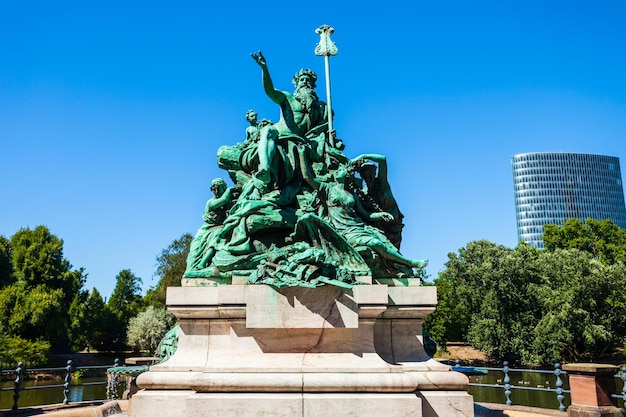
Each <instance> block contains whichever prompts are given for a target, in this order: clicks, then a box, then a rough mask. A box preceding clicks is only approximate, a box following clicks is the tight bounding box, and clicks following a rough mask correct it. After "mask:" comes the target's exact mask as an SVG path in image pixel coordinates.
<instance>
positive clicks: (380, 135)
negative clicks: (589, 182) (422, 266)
mask: <svg viewBox="0 0 626 417" xmlns="http://www.w3.org/2000/svg"><path fill="white" fill-rule="evenodd" d="M263 4H264V3H262V2H250V1H227V2H204V1H195V2H163V1H151V2H128V1H117V0H113V1H108V2H85V1H76V2H66V1H59V2H44V1H28V0H25V1H5V2H2V4H0V181H1V183H0V184H1V186H0V189H1V195H2V197H1V200H0V234H3V235H5V236H7V237H8V236H10V235H12V234H13V233H15V232H16V231H17V230H18V229H20V228H22V227H31V228H32V227H35V226H37V225H40V224H44V225H47V226H48V227H49V228H50V229H51V230H52V232H53V233H55V234H56V235H58V236H59V237H61V238H62V239H63V240H64V242H65V245H64V247H65V252H64V253H65V256H66V258H68V259H69V261H70V262H71V263H72V264H73V265H74V267H84V268H85V269H86V272H87V273H88V274H89V275H88V279H87V288H88V289H91V288H92V287H96V288H98V290H99V291H100V292H101V293H102V294H103V295H104V296H109V295H110V294H111V292H112V290H113V286H114V283H115V276H116V274H117V273H118V272H119V271H120V270H122V269H125V268H130V269H131V270H132V271H133V272H134V273H135V274H136V275H138V276H140V277H141V278H142V279H143V281H144V286H145V288H147V287H148V286H151V285H154V284H155V283H156V281H155V279H154V278H153V274H154V272H155V263H156V261H155V258H156V256H157V255H158V254H159V253H160V251H161V250H162V249H163V248H165V247H167V246H168V245H169V244H170V243H171V242H172V240H174V239H175V238H177V237H179V236H180V235H181V234H182V233H184V232H189V233H192V234H193V233H195V232H196V230H197V228H198V227H199V226H200V225H201V223H202V219H201V214H202V211H203V208H204V203H205V201H206V199H207V198H209V197H210V195H211V193H210V191H209V184H210V181H211V179H213V178H215V177H218V176H222V177H224V178H226V173H225V172H224V171H221V170H220V169H219V168H218V167H217V165H216V158H215V155H216V151H217V148H218V147H219V146H220V145H223V144H234V143H236V142H239V141H242V140H243V139H244V129H245V127H246V121H245V118H244V116H245V113H246V110H248V109H249V108H254V109H256V110H257V111H258V112H259V115H260V117H267V118H271V119H273V120H277V119H278V107H277V106H276V105H274V104H273V103H272V102H271V101H270V100H269V99H268V98H267V97H266V96H265V95H264V92H263V89H262V87H261V80H260V78H261V77H260V70H259V68H258V66H257V65H256V64H255V63H254V61H253V60H252V59H251V58H250V53H251V52H254V51H257V50H258V49H262V50H263V52H264V54H265V56H266V58H267V60H268V65H269V68H270V71H271V73H272V77H273V79H274V82H275V85H276V86H277V88H280V89H284V90H290V91H291V90H292V85H291V76H292V74H293V73H294V72H296V71H297V70H299V69H300V68H303V67H305V68H306V67H310V68H312V69H313V70H315V71H317V72H318V73H319V75H320V81H321V82H320V83H319V84H320V85H319V87H322V88H319V93H320V96H321V97H325V92H324V89H323V74H322V73H323V68H324V66H323V59H322V58H320V57H316V56H315V55H314V54H313V49H314V47H315V44H316V43H317V41H318V40H319V37H318V36H317V35H316V34H315V33H314V30H315V28H317V27H318V26H319V25H321V24H324V23H327V24H330V25H331V26H333V27H334V28H335V34H334V35H333V39H334V41H335V42H336V44H337V46H338V47H339V54H338V55H337V56H336V57H333V58H332V61H331V71H332V82H333V108H334V110H335V113H336V117H335V127H336V128H337V131H338V134H339V136H340V137H341V138H342V139H343V140H344V141H345V143H346V145H347V147H346V150H345V152H346V154H348V156H356V155H358V154H360V153H364V152H373V153H383V154H385V155H387V157H388V162H389V169H390V181H391V185H392V188H393V190H394V193H395V195H396V198H397V200H398V202H399V204H400V208H401V210H402V211H403V212H404V214H405V223H406V227H405V231H404V241H403V248H402V249H403V250H402V251H403V253H405V254H406V255H408V256H411V257H414V258H428V259H430V260H431V264H430V266H429V267H428V268H427V272H428V273H429V274H430V275H431V276H432V277H435V276H436V275H437V272H438V271H439V270H441V269H442V268H443V265H444V263H445V261H446V259H447V253H448V252H454V251H457V250H458V249H459V248H461V247H463V246H465V245H466V244H467V243H468V242H470V241H472V240H477V239H488V240H491V241H493V242H496V243H501V244H504V245H507V246H515V245H516V244H517V235H516V226H515V212H514V203H513V184H512V176H511V166H510V158H511V156H512V155H514V154H516V153H521V152H535V151H567V152H589V153H598V154H607V155H614V156H618V157H620V159H621V162H622V164H626V146H625V145H624V141H625V139H626V52H625V51H626V48H625V44H626V24H624V22H625V21H626V3H625V2H624V1H617V0H615V1H598V2H594V3H591V2H587V1H585V2H582V1H567V2H566V1H534V0H531V1H491V2H489V1H474V2H466V1H439V2H430V1H429V2H425V1H406V2H395V1H390V2H380V1H375V2H374V1H360V2H356V1H355V2H336V4H334V5H331V3H328V2H326V3H324V2H321V3H320V2H282V1H275V2H268V3H266V6H263ZM323 5H327V6H323ZM324 9H328V10H324Z"/></svg>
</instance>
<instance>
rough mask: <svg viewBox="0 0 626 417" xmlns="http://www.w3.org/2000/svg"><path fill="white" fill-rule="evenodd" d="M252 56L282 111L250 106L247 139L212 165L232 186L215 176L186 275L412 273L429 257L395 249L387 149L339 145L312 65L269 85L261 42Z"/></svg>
mask: <svg viewBox="0 0 626 417" xmlns="http://www.w3.org/2000/svg"><path fill="white" fill-rule="evenodd" d="M323 28H326V26H323V27H322V28H320V30H321V29H323ZM329 30H330V33H332V28H330V27H328V28H326V31H325V32H323V33H321V36H322V39H326V38H328V36H329V33H328V31H329ZM318 33H320V32H319V31H318ZM325 42H329V39H328V40H326V41H325ZM333 46H334V44H333ZM335 51H336V49H335ZM252 58H253V59H254V61H255V62H256V63H257V64H258V65H259V66H260V67H261V75H262V84H263V88H264V90H265V93H266V94H267V95H268V97H269V98H270V99H271V100H272V101H273V102H275V103H276V104H278V106H279V108H280V119H279V121H278V122H277V123H272V122H271V121H270V120H268V119H262V120H261V121H260V122H257V113H256V112H255V111H254V110H249V111H248V112H247V113H246V120H247V121H248V122H249V123H250V126H248V127H247V128H246V130H245V139H244V141H243V142H241V143H237V144H235V145H233V146H222V147H221V148H220V149H219V150H218V155H217V162H218V166H219V167H220V168H222V169H225V170H226V171H227V172H228V174H229V177H230V178H231V180H232V181H233V183H234V186H233V187H230V188H228V187H227V185H226V182H225V181H224V180H222V179H219V178H218V179H215V180H213V182H212V184H211V191H212V192H213V193H214V197H213V198H211V199H210V200H209V201H207V204H206V207H205V212H204V215H203V219H204V224H203V225H202V227H200V229H199V230H198V233H197V234H196V237H195V238H194V239H193V241H192V243H191V247H190V251H189V256H188V258H187V270H186V272H185V277H187V278H208V279H214V280H215V281H216V282H218V281H219V280H223V279H228V278H229V277H232V276H239V277H241V276H245V277H247V281H248V283H251V284H252V283H266V284H271V285H274V286H286V285H289V286H293V285H299V286H306V287H315V286H320V285H325V284H332V285H338V286H342V287H350V286H351V285H352V284H354V283H355V282H357V280H358V277H359V276H366V275H373V276H374V277H381V278H387V277H398V276H404V277H412V276H416V274H415V270H414V268H417V269H418V271H419V269H421V268H423V267H424V266H425V265H426V261H422V260H415V259H411V258H408V257H406V256H404V255H402V254H401V253H400V251H399V248H400V242H401V239H402V236H401V235H402V227H403V224H402V219H403V215H402V213H401V212H400V210H399V208H398V205H397V203H396V200H395V198H394V197H393V194H392V192H391V187H390V186H389V183H388V181H387V161H386V158H385V157H384V156H382V155H377V154H364V155H360V156H358V157H356V158H353V159H349V158H348V157H347V156H346V155H345V154H344V153H343V149H344V145H343V143H342V141H340V140H338V139H337V138H336V133H335V131H334V130H332V129H329V124H331V125H332V111H330V110H329V107H328V106H327V105H326V103H324V102H323V101H321V100H319V99H318V96H317V94H316V92H315V87H316V82H317V75H316V74H315V73H314V72H313V71H311V70H308V69H304V70H300V71H299V72H298V73H297V74H296V75H295V76H294V78H293V83H294V85H295V87H296V88H295V91H294V92H293V93H289V92H286V91H280V90H277V89H275V88H274V84H273V81H272V79H271V77H270V73H269V70H268V66H267V60H266V59H265V57H264V56H263V54H262V53H261V51H259V52H258V53H255V54H252ZM325 58H326V59H328V55H326V56H325ZM327 69H328V66H327ZM327 78H328V74H327ZM329 93H330V83H329V82H328V81H327V94H329ZM377 170H378V175H376V171H377ZM357 172H358V173H359V175H360V178H357V177H355V174H356V173H357Z"/></svg>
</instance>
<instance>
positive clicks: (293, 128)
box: [252, 51, 328, 184]
mask: <svg viewBox="0 0 626 417" xmlns="http://www.w3.org/2000/svg"><path fill="white" fill-rule="evenodd" d="M252 58H253V59H254V60H255V61H256V63H257V64H259V66H260V67H261V71H262V81H263V89H264V90H265V93H266V94H267V96H268V97H269V98H270V99H272V101H273V102H274V103H276V104H278V105H279V106H280V120H279V121H278V123H276V124H273V125H268V126H264V127H263V128H262V129H261V131H260V132H259V145H258V158H259V166H258V169H257V173H256V178H257V179H259V180H261V181H263V182H264V183H265V184H269V183H270V182H272V181H274V182H277V177H278V176H280V175H282V176H283V177H285V176H286V177H287V178H289V177H290V176H291V175H292V174H293V173H294V172H297V171H299V170H297V169H296V168H297V167H296V165H297V163H298V159H297V154H296V153H295V152H294V146H293V145H295V144H298V143H303V144H305V145H307V146H308V147H309V148H310V149H311V150H312V151H313V153H314V154H318V155H320V156H321V155H322V153H323V152H324V150H323V149H322V148H323V147H324V146H325V143H326V140H325V135H324V133H325V132H326V130H327V129H328V109H327V106H326V103H324V102H323V101H321V100H319V99H318V97H317V94H316V93H315V82H316V81H317V75H315V73H314V72H313V71H311V70H309V69H302V70H300V71H299V72H298V73H297V74H295V75H294V77H293V84H294V85H295V86H296V90H295V92H294V93H293V94H290V93H288V92H286V91H280V90H277V89H275V88H274V83H273V82H272V78H271V77H270V73H269V71H268V69H267V61H266V60H265V57H264V56H263V54H262V53H261V51H259V52H258V53H256V54H252ZM279 145H280V146H282V147H284V151H285V152H284V153H285V156H286V159H288V161H285V162H286V164H283V166H281V167H280V168H274V169H272V166H273V162H274V158H275V156H276V153H277V146H279ZM279 169H282V170H283V171H289V172H277V171H278V170H279Z"/></svg>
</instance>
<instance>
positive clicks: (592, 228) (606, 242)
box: [543, 218, 626, 264]
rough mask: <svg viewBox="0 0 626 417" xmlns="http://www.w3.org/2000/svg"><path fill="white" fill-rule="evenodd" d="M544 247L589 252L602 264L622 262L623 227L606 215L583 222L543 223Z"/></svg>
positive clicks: (624, 246) (625, 240)
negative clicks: (602, 218) (601, 218)
mask: <svg viewBox="0 0 626 417" xmlns="http://www.w3.org/2000/svg"><path fill="white" fill-rule="evenodd" d="M543 245H544V247H545V248H546V249H548V250H550V251H554V250H555V249H578V250H581V251H584V252H587V253H590V254H591V255H592V256H594V257H595V258H596V259H599V260H600V261H601V262H602V263H604V264H613V263H615V262H626V230H623V229H620V227H619V226H617V225H616V224H615V223H613V222H612V221H611V220H610V219H605V220H601V221H600V220H594V219H591V218H588V219H587V220H585V222H582V221H581V220H579V219H569V220H566V221H565V222H563V224H562V225H561V226H558V225H556V224H547V225H545V226H544V231H543Z"/></svg>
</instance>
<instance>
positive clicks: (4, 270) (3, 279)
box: [0, 236, 15, 289]
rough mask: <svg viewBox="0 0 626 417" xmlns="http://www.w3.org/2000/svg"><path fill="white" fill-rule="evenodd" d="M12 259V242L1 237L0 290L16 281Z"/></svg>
mask: <svg viewBox="0 0 626 417" xmlns="http://www.w3.org/2000/svg"><path fill="white" fill-rule="evenodd" d="M12 257H13V250H12V249H11V242H10V241H9V239H7V238H6V237H4V236H0V289H2V288H4V287H6V286H7V285H11V284H12V283H13V282H14V281H15V278H14V276H13V261H12V260H11V258H12Z"/></svg>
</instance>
